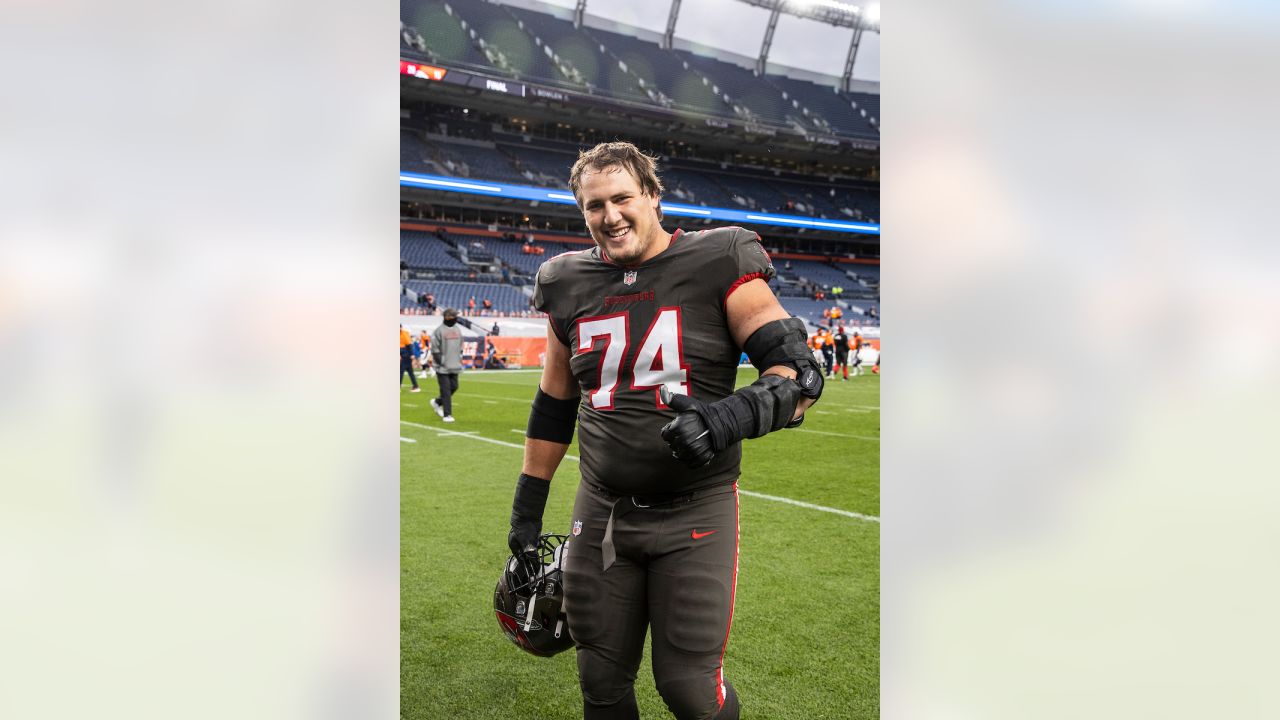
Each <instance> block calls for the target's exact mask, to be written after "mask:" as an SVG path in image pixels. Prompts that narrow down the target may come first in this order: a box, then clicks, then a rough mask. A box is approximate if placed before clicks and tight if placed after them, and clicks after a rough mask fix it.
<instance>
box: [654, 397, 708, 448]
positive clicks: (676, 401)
mask: <svg viewBox="0 0 1280 720" xmlns="http://www.w3.org/2000/svg"><path fill="white" fill-rule="evenodd" d="M658 394H659V397H660V398H661V399H662V402H663V404H665V405H666V406H667V407H669V408H671V409H672V410H675V411H676V412H677V413H679V414H678V415H676V419H675V420H672V421H671V422H669V423H667V424H666V425H663V426H662V439H663V440H664V441H666V443H667V445H669V446H670V447H671V454H672V455H673V456H674V457H676V458H677V459H678V460H680V461H681V462H683V463H684V464H685V465H688V466H689V467H691V468H700V467H702V466H703V465H706V464H707V463H709V462H711V459H712V458H714V457H715V456H716V450H715V448H714V447H713V446H712V440H711V430H710V429H709V428H708V427H707V404H706V403H704V402H702V401H701V400H694V399H693V398H691V397H689V396H688V395H675V394H673V393H672V392H671V391H670V390H668V389H667V387H666V386H665V385H664V386H662V388H661V389H660V390H659V391H658Z"/></svg>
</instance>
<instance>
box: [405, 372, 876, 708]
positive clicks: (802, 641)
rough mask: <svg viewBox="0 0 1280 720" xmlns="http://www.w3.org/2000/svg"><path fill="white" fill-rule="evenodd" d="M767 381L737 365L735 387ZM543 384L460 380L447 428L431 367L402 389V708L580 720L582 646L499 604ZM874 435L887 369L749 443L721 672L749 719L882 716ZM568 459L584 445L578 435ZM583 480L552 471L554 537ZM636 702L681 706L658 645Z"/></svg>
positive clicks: (474, 376)
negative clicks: (517, 622)
mask: <svg viewBox="0 0 1280 720" xmlns="http://www.w3.org/2000/svg"><path fill="white" fill-rule="evenodd" d="M755 377H756V372H755V370H752V369H750V368H748V369H744V370H741V371H739V374H738V384H739V385H745V384H749V383H751V382H753V381H754V380H755ZM537 381H538V372H537V371H533V370H526V371H491V372H468V373H465V374H464V375H463V376H462V378H461V387H460V389H459V392H458V394H457V395H455V396H454V416H455V417H456V418H457V422H455V423H452V424H449V425H446V424H444V423H443V422H442V421H441V420H440V418H438V417H437V416H436V415H435V413H434V412H432V410H431V407H430V404H429V402H430V399H431V398H432V397H434V394H435V392H434V391H435V390H436V384H435V380H434V379H433V378H428V379H425V380H420V382H421V383H422V388H423V391H422V392H421V393H413V394H411V393H409V392H408V391H407V386H406V388H402V390H401V410H400V417H401V424H400V437H401V440H400V677H401V688H400V698H401V702H400V713H401V716H402V717H403V718H407V719H408V720H421V719H423V718H503V717H520V718H539V719H542V718H545V719H548V720H554V719H558V718H580V717H582V700H581V695H580V693H579V691H578V678H577V667H576V665H575V663H574V655H573V652H572V651H569V652H565V653H561V654H560V655H558V656H556V657H553V658H538V657H534V656H532V655H527V654H525V653H523V652H521V651H520V650H519V649H517V648H516V646H515V645H514V644H512V643H511V642H510V641H509V640H507V638H506V636H504V635H503V634H502V631H501V630H500V629H499V627H498V622H497V620H496V619H495V618H494V614H493V588H494V584H495V583H496V582H497V580H498V575H499V574H500V572H501V570H502V567H503V563H504V562H505V561H506V559H507V554H508V551H507V547H506V545H507V542H506V538H507V529H508V519H509V516H510V513H511V497H512V492H513V490H514V488H515V481H516V477H517V476H518V475H519V473H520V462H521V448H522V447H523V442H524V438H523V434H524V426H525V422H526V421H527V419H528V415H529V402H530V401H531V400H532V398H533V393H534V390H535V389H536V387H537ZM879 438H880V378H879V377H878V376H876V375H870V374H868V375H864V376H862V377H858V378H851V379H850V380H849V381H848V382H842V381H840V380H839V379H834V380H830V379H829V380H828V381H827V385H826V390H825V392H824V394H823V397H822V400H821V401H820V402H819V403H818V404H817V405H816V406H814V408H813V409H812V410H810V411H809V413H808V416H807V417H806V419H805V423H804V425H803V426H801V427H800V428H797V429H794V430H785V431H782V432H778V433H774V434H771V435H768V436H766V437H763V438H759V439H757V440H748V441H746V442H744V443H743V445H744V447H743V462H742V468H743V473H742V478H741V480H740V481H739V487H740V488H741V490H742V498H741V541H740V558H739V575H738V591H737V599H736V602H735V606H734V615H733V631H732V634H731V636H730V639H729V647H728V651H727V653H726V655H725V678H726V679H728V680H729V681H730V682H731V683H733V685H734V687H735V688H736V689H737V691H738V696H739V698H740V699H741V701H742V705H743V712H742V717H744V718H759V719H762V720H763V719H766V718H767V719H770V720H772V719H780V718H804V719H806V720H812V719H814V718H841V719H844V718H874V717H878V715H879V674H880V672H879V671H880V666H879V647H880V523H879V515H880V481H879V471H880V440H879ZM569 454H570V455H574V456H576V455H577V454H578V448H577V441H576V437H575V441H574V444H573V446H571V447H570V448H569ZM577 473H578V467H577V463H576V462H573V461H571V460H568V459H566V460H565V462H564V463H563V464H562V465H561V466H560V470H559V472H558V473H556V476H555V479H554V481H553V482H552V486H551V497H550V499H549V500H548V502H547V510H546V515H545V518H544V523H543V525H544V530H545V531H548V532H553V531H554V532H565V533H567V532H568V530H569V528H568V525H569V520H570V512H571V509H572V504H573V497H574V492H575V490H576V489H577V484H578V474H577ZM766 496H767V497H766ZM787 501H792V502H787ZM796 503H800V504H796ZM636 696H637V698H638V700H639V704H640V714H641V716H642V717H644V718H666V717H671V715H670V713H668V712H667V709H666V707H665V706H664V705H663V703H662V699H661V698H660V697H659V696H658V694H657V691H656V690H655V689H654V685H653V675H652V673H651V671H650V669H649V655H648V650H647V649H646V652H645V658H644V662H643V664H642V666H641V669H640V673H639V676H638V678H637V681H636Z"/></svg>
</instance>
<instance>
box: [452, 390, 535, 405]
mask: <svg viewBox="0 0 1280 720" xmlns="http://www.w3.org/2000/svg"><path fill="white" fill-rule="evenodd" d="M458 394H459V395H465V396H466V397H473V398H480V399H481V400H494V401H497V400H506V401H507V402H517V403H524V404H525V405H528V404H529V403H531V402H533V397H532V396H531V397H527V398H509V397H503V396H501V395H477V394H476V393H469V392H466V391H464V390H459V391H458Z"/></svg>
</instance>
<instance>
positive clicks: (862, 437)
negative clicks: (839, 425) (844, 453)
mask: <svg viewBox="0 0 1280 720" xmlns="http://www.w3.org/2000/svg"><path fill="white" fill-rule="evenodd" d="M791 432H802V433H811V434H813V435H830V436H832V437H842V438H850V439H852V440H866V441H867V442H880V438H874V437H867V436H866V435H846V434H845V433H833V432H823V431H822V430H807V429H805V428H796V429H795V430H792V431H791Z"/></svg>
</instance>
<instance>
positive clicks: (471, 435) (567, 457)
mask: <svg viewBox="0 0 1280 720" xmlns="http://www.w3.org/2000/svg"><path fill="white" fill-rule="evenodd" d="M400 424H401V425H409V426H411V427H416V428H422V429H423V430H434V431H435V432H437V433H439V435H440V437H447V436H454V437H464V438H467V439H468V440H480V441H481V442H487V443H493V444H494V445H502V446H503V447H509V448H518V449H521V450H523V449H524V446H523V445H517V444H515V443H509V442H503V441H501V440H492V439H490V438H487V437H481V436H479V435H476V434H475V433H460V432H451V431H449V430H444V429H442V428H434V427H431V426H430V425H419V424H418V423H411V422H409V421H408V420H401V421H400ZM797 429H799V428H797ZM511 432H513V433H519V434H521V435H523V434H524V431H523V430H517V429H515V428H512V429H511ZM810 432H813V431H810ZM564 458H565V460H573V461H574V462H581V460H580V459H579V458H578V456H577V455H565V456H564ZM738 492H740V493H742V494H743V495H748V496H750V497H756V498H760V499H761V500H772V501H774V502H780V503H786V504H788V505H795V506H797V507H802V508H808V509H810V510H820V511H822V512H829V513H835V514H836V515H843V516H845V517H851V518H856V519H858V520H866V521H868V522H880V518H878V517H876V516H874V515H863V514H862V513H856V512H850V511H848V510H840V509H837V508H832V507H826V506H825V505H814V504H813V503H807V502H804V501H802V500H792V499H791V498H785V497H779V496H777V495H765V494H764V493H758V492H752V491H750V490H741V489H740V490H738Z"/></svg>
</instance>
